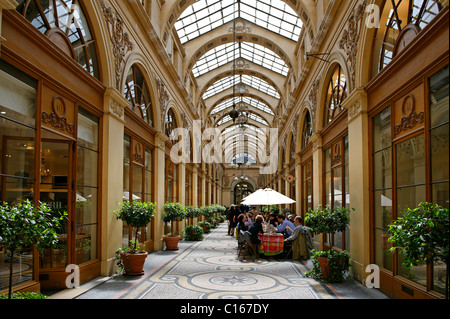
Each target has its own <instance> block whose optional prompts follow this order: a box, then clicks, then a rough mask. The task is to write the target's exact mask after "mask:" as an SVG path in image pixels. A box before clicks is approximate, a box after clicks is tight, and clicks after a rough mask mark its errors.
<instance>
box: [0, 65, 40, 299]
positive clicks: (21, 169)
mask: <svg viewBox="0 0 450 319" xmlns="http://www.w3.org/2000/svg"><path fill="white" fill-rule="evenodd" d="M36 87H37V83H36V81H35V80H34V79H31V78H29V77H28V76H26V75H25V74H23V73H22V72H20V71H19V70H17V69H15V68H13V67H12V66H10V65H9V64H6V63H5V62H3V61H2V60H0V154H1V158H2V160H1V161H0V169H1V170H0V202H7V203H8V204H10V205H12V204H14V203H18V202H20V201H22V200H25V199H29V200H30V201H31V202H33V201H34V198H35V174H36V167H35V156H36V150H35V148H36V142H35V137H36ZM11 259H12V261H13V279H12V281H13V285H19V284H22V283H25V282H27V281H30V280H33V279H34V278H33V250H32V248H27V247H22V248H21V249H20V250H18V251H17V252H16V253H15V254H14V256H11V254H10V253H9V251H6V249H5V248H4V247H2V245H1V244H0V290H3V289H6V288H7V287H8V285H9V269H10V261H11Z"/></svg>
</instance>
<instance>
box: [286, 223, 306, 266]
mask: <svg viewBox="0 0 450 319" xmlns="http://www.w3.org/2000/svg"><path fill="white" fill-rule="evenodd" d="M302 221H303V219H302V217H301V216H296V217H295V219H294V224H295V228H294V230H292V229H291V228H290V227H289V228H290V230H292V234H291V236H289V237H288V238H286V239H285V240H284V242H285V243H292V251H293V254H292V258H293V259H299V258H305V259H308V258H309V256H310V250H311V249H312V248H313V247H312V240H311V233H310V231H309V229H308V228H307V227H305V226H303V225H302Z"/></svg>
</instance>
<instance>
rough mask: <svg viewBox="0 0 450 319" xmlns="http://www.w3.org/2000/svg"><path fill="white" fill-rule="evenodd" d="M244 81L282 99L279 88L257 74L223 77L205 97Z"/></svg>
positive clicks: (211, 87)
mask: <svg viewBox="0 0 450 319" xmlns="http://www.w3.org/2000/svg"><path fill="white" fill-rule="evenodd" d="M236 83H237V84H239V83H243V84H246V85H248V86H250V87H252V88H254V89H257V90H259V91H261V92H263V93H265V94H267V95H270V96H272V97H274V98H276V99H280V94H278V92H277V90H276V89H275V88H274V87H273V86H272V85H270V84H269V83H267V82H266V81H264V80H261V79H260V78H258V77H256V76H251V75H245V74H244V75H235V76H229V77H226V78H223V79H221V80H219V81H217V82H215V83H214V84H213V85H212V86H210V87H209V88H208V90H207V91H206V92H205V94H203V99H204V100H206V99H208V98H210V97H211V96H214V95H216V94H218V93H220V92H223V91H225V90H227V89H229V88H231V87H233V85H234V84H236Z"/></svg>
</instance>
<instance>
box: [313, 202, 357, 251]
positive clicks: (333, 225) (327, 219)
mask: <svg viewBox="0 0 450 319" xmlns="http://www.w3.org/2000/svg"><path fill="white" fill-rule="evenodd" d="M353 210H354V209H353ZM349 224H350V210H349V209H348V208H345V207H334V208H331V207H330V206H328V205H327V206H325V207H322V206H320V205H319V206H318V207H317V209H315V210H310V211H309V212H308V213H307V215H306V216H305V225H306V226H308V227H309V228H310V229H311V232H312V233H314V234H327V235H328V239H329V243H331V235H332V234H334V233H336V232H342V231H344V230H345V229H346V228H347V227H348V225H349ZM330 249H331V247H330Z"/></svg>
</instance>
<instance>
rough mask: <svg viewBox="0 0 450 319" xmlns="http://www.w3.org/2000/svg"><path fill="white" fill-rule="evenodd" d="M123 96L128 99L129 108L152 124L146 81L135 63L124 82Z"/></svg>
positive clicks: (150, 102) (150, 103) (150, 104)
mask: <svg viewBox="0 0 450 319" xmlns="http://www.w3.org/2000/svg"><path fill="white" fill-rule="evenodd" d="M124 92H125V98H126V99H127V100H128V101H130V108H131V109H132V110H133V111H135V112H136V113H138V114H140V116H141V118H142V119H143V120H144V121H145V122H147V123H148V124H149V125H150V126H153V112H152V101H151V98H150V91H149V89H148V85H147V81H146V80H145V78H144V76H143V74H142V72H141V71H140V70H139V68H138V66H137V65H135V64H134V65H133V66H132V67H131V68H130V70H129V72H128V75H127V79H126V83H125V90H124Z"/></svg>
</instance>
